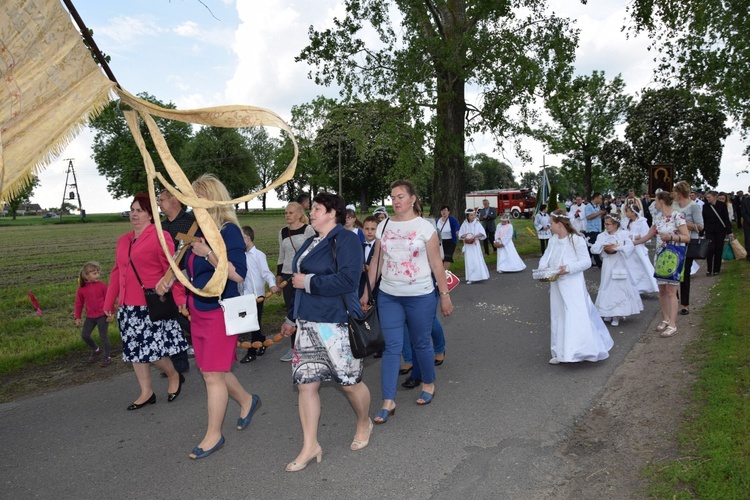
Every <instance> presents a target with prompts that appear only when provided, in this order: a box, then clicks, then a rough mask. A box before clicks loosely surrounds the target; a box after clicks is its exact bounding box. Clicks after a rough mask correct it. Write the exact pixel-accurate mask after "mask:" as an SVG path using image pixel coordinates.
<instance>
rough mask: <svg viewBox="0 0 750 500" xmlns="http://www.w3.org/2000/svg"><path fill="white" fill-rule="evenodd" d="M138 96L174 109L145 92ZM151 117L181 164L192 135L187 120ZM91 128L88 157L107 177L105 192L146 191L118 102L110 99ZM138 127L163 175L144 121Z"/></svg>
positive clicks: (138, 158) (119, 195) (144, 177)
mask: <svg viewBox="0 0 750 500" xmlns="http://www.w3.org/2000/svg"><path fill="white" fill-rule="evenodd" d="M138 97H140V98H141V99H144V100H146V101H149V102H151V103H153V104H156V105H158V106H161V107H163V108H168V109H175V105H174V104H172V103H169V104H164V103H162V102H160V101H159V100H158V99H156V98H155V97H154V96H151V95H149V94H146V93H141V94H138ZM154 120H155V121H156V124H157V126H158V127H159V130H160V131H161V133H162V134H163V135H164V139H165V140H166V141H167V144H169V149H170V151H171V153H172V156H173V157H174V158H175V160H177V163H179V164H180V165H182V163H183V161H184V160H185V159H186V158H187V156H186V146H187V144H188V143H189V142H190V139H191V137H192V126H191V125H190V124H189V123H183V122H179V121H173V120H167V119H165V118H158V117H154ZM91 127H92V128H93V129H94V130H96V135H95V136H94V146H93V151H94V154H93V155H92V158H93V159H94V161H95V162H96V169H97V170H98V171H99V173H100V174H101V175H103V176H104V177H106V178H107V191H109V192H110V194H111V195H112V196H113V197H114V198H115V199H119V198H124V197H128V196H133V195H135V194H136V193H142V192H145V191H147V189H148V183H147V175H146V169H145V167H144V165H143V158H142V157H141V153H140V151H139V150H138V147H137V146H136V144H135V141H134V140H133V136H132V135H131V133H130V129H129V128H128V126H127V123H125V117H124V116H123V115H122V113H120V102H119V101H113V102H111V103H110V104H109V105H107V107H106V108H104V110H103V111H102V112H101V113H100V114H99V115H98V116H97V117H96V118H94V119H93V120H92V121H91ZM140 130H141V134H142V135H143V138H144V140H145V142H146V148H147V149H148V151H149V153H150V154H151V158H153V160H154V165H155V167H156V170H157V171H159V172H162V173H163V174H166V170H165V168H164V165H163V164H162V161H161V158H159V155H158V154H157V152H156V147H155V146H154V144H153V141H152V140H151V134H150V132H149V131H148V128H147V127H146V124H145V123H143V122H141V124H140Z"/></svg>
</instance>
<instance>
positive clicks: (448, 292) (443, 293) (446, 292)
mask: <svg viewBox="0 0 750 500" xmlns="http://www.w3.org/2000/svg"><path fill="white" fill-rule="evenodd" d="M450 294H451V292H450V290H446V291H444V292H440V295H450Z"/></svg>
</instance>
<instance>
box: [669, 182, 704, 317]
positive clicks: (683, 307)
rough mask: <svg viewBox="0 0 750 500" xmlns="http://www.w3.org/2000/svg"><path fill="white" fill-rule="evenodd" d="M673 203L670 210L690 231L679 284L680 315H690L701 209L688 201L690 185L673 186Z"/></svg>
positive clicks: (701, 216)
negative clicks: (678, 214) (693, 268)
mask: <svg viewBox="0 0 750 500" xmlns="http://www.w3.org/2000/svg"><path fill="white" fill-rule="evenodd" d="M673 195H674V202H673V203H672V208H674V209H675V210H676V211H678V212H681V213H682V214H683V215H684V216H685V225H686V226H687V228H688V231H690V243H689V244H688V249H687V253H686V256H685V271H684V272H683V273H682V281H681V282H680V314H682V315H683V316H685V315H687V314H690V309H689V307H690V268H691V267H693V260H694V259H695V258H696V256H695V255H694V254H692V253H691V249H692V247H693V246H694V245H698V246H700V245H701V243H702V242H701V239H700V233H701V231H703V213H702V212H701V207H699V206H698V204H697V203H695V202H694V201H693V200H691V199H690V184H688V183H687V182H686V181H680V182H678V183H677V184H675V186H674V192H673Z"/></svg>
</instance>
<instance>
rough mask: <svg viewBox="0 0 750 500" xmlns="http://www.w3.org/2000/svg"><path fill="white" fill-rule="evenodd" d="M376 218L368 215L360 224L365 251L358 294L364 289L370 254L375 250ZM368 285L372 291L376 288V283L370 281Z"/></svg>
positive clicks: (370, 259)
mask: <svg viewBox="0 0 750 500" xmlns="http://www.w3.org/2000/svg"><path fill="white" fill-rule="evenodd" d="M378 222H380V221H378V218H377V217H375V216H374V215H370V216H368V217H366V218H365V221H364V223H363V225H362V233H363V234H364V236H365V242H364V243H363V244H362V248H363V249H364V252H365V261H364V262H365V263H364V265H363V266H362V277H361V278H360V280H359V296H360V297H361V296H362V293H363V292H364V290H365V283H366V282H367V272H368V270H369V268H370V261H372V255H373V252H374V251H375V233H376V232H377V229H378ZM370 286H371V287H373V292H375V291H376V290H377V285H376V283H370Z"/></svg>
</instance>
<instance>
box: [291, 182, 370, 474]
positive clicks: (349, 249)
mask: <svg viewBox="0 0 750 500" xmlns="http://www.w3.org/2000/svg"><path fill="white" fill-rule="evenodd" d="M345 218H346V203H345V202H344V199H343V198H341V197H340V196H338V195H335V194H329V193H318V194H317V195H316V196H315V198H313V204H312V208H311V209H310V224H311V225H312V227H313V229H314V230H315V231H316V232H317V235H316V236H314V237H312V238H310V239H308V240H307V241H305V242H304V243H303V244H302V246H301V247H300V248H299V250H298V251H297V254H296V255H295V256H294V260H293V261H292V271H293V275H292V286H293V287H294V291H295V293H294V297H293V299H292V302H291V304H290V305H289V310H288V313H287V319H286V321H285V322H284V324H283V325H282V327H281V332H282V333H283V334H284V336H286V337H288V336H291V334H292V332H293V331H294V328H295V326H296V328H297V338H296V341H295V344H294V356H293V359H292V380H293V383H294V385H296V386H297V390H298V391H299V416H300V422H301V423H302V436H303V444H302V450H301V451H300V452H299V454H298V455H297V458H295V459H294V461H292V462H290V463H289V464H287V466H286V470H287V472H297V471H300V470H302V469H304V468H305V467H307V465H308V464H309V463H310V462H311V461H313V460H316V461H317V462H320V460H321V458H322V455H323V451H322V449H321V447H320V444H319V443H318V424H319V421H320V395H319V394H318V389H319V388H320V383H321V382H327V381H334V382H336V383H338V384H339V385H340V386H341V387H342V389H343V390H344V393H345V394H346V396H347V398H349V402H350V403H351V405H352V408H354V413H355V414H356V415H357V430H356V432H355V434H354V439H353V441H352V443H351V445H350V449H351V450H352V451H357V450H361V449H363V448H364V447H366V446H367V445H368V444H369V442H370V434H371V433H372V427H373V425H372V420H370V418H369V410H370V390H369V389H368V388H367V386H366V385H365V384H364V382H362V369H363V368H364V362H363V360H362V359H357V358H355V357H354V356H353V355H352V349H351V345H350V343H349V328H348V323H347V322H348V319H349V315H351V316H355V317H362V309H361V307H360V304H359V300H358V297H357V291H358V290H357V289H358V287H359V280H360V275H361V273H362V265H363V263H364V253H363V251H362V244H361V243H360V241H359V238H358V237H357V235H356V234H354V233H353V232H351V231H347V230H346V229H344V227H343V225H344V222H345ZM334 249H335V253H334ZM342 299H343V300H342Z"/></svg>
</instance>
